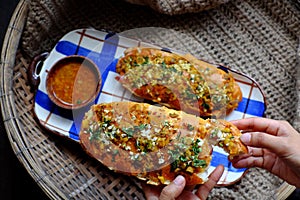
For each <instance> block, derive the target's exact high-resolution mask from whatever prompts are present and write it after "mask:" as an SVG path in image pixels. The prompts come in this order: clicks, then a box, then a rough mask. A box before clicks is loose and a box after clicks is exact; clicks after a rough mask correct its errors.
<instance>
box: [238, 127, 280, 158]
mask: <svg viewBox="0 0 300 200" xmlns="http://www.w3.org/2000/svg"><path fill="white" fill-rule="evenodd" d="M240 139H241V141H242V142H243V143H244V144H245V145H247V146H251V147H259V148H266V149H269V150H270V151H272V152H274V153H276V154H277V153H279V150H280V149H282V148H283V147H281V146H283V142H282V141H280V140H282V138H279V137H278V136H274V135H269V134H267V133H262V132H249V133H244V134H243V135H241V137H240Z"/></svg>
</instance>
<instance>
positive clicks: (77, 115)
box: [34, 29, 266, 185]
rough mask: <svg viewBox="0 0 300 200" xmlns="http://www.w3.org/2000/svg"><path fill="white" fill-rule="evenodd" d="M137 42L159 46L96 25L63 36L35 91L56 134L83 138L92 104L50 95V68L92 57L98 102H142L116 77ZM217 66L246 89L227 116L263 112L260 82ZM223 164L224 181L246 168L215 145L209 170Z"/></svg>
mask: <svg viewBox="0 0 300 200" xmlns="http://www.w3.org/2000/svg"><path fill="white" fill-rule="evenodd" d="M134 46H143V47H155V46H153V45H151V44H149V43H144V42H142V41H137V40H134V39H130V38H125V37H122V36H119V35H118V34H114V33H108V32H104V31H98V30H94V29H78V30H74V31H72V32H70V33H68V34H66V35H65V36H64V37H63V38H61V39H60V40H59V42H58V43H57V44H56V46H55V47H54V49H53V50H52V51H51V52H50V54H49V56H48V57H47V59H46V60H45V61H44V64H43V67H42V69H41V71H40V79H41V82H40V85H39V87H38V90H37V92H36V95H35V104H34V112H35V115H36V116H37V118H38V120H39V122H40V124H41V125H42V126H44V127H45V128H47V129H48V130H50V131H52V132H54V133H56V134H59V135H61V136H65V137H67V138H70V139H72V140H74V141H77V142H78V141H79V131H80V126H81V120H82V119H83V116H84V113H85V112H86V111H87V110H88V109H89V107H86V108H82V109H80V110H76V111H70V110H65V109H62V108H60V107H58V106H56V105H55V104H54V103H53V102H52V101H51V100H50V99H49V97H48V95H47V91H46V76H47V71H49V69H50V68H51V67H52V65H53V64H54V63H55V62H57V61H58V60H59V59H61V58H63V57H65V56H69V55H82V56H85V57H88V58H90V59H91V60H93V61H94V62H95V63H96V64H97V65H98V67H99V70H100V72H101V76H102V86H101V90H100V93H99V95H98V96H97V98H96V100H95V103H103V102H113V101H135V102H142V101H143V99H141V98H138V97H135V96H133V95H132V94H131V93H130V92H128V91H127V90H126V89H125V88H124V87H123V86H122V85H121V84H120V83H119V82H118V81H117V80H116V79H115V77H116V76H118V74H117V73H116V72H115V70H116V63H117V61H118V58H119V57H121V56H123V52H124V51H125V49H127V48H128V47H134ZM156 48H157V47H156ZM217 67H220V68H222V69H224V70H226V71H228V72H229V73H232V74H233V76H234V78H235V80H236V81H237V83H238V84H239V86H240V87H241V90H242V93H243V99H242V101H241V102H240V103H239V106H238V107H237V108H236V109H235V110H234V111H233V112H232V113H230V115H228V116H227V117H226V120H233V119H242V118H246V117H254V116H258V117H261V116H263V115H264V111H265V109H266V106H265V100H264V95H263V93H262V91H261V89H260V88H259V86H258V85H257V84H256V82H255V81H254V80H252V79H251V78H249V77H247V76H245V75H243V74H240V73H237V72H234V71H232V70H229V69H227V68H224V67H223V66H217ZM219 164H223V165H224V166H225V168H226V170H225V173H224V174H223V177H222V178H221V180H220V181H219V184H220V185H228V184H231V183H233V182H236V181H237V180H238V179H239V178H241V177H242V175H243V174H244V172H245V170H246V169H235V168H234V167H232V165H231V163H230V162H229V161H228V159H227V153H225V152H224V151H223V150H222V149H221V148H219V147H214V151H213V159H212V162H211V166H210V167H209V170H208V174H210V172H211V171H213V169H214V168H215V167H216V166H217V165H219Z"/></svg>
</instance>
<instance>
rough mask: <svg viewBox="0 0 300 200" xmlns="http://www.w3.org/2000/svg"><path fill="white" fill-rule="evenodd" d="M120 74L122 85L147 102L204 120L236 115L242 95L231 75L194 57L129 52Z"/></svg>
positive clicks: (151, 51)
mask: <svg viewBox="0 0 300 200" xmlns="http://www.w3.org/2000/svg"><path fill="white" fill-rule="evenodd" d="M124 54H125V55H124V57H122V58H120V59H119V61H118V63H117V66H116V71H117V72H118V73H119V74H120V75H121V76H120V77H119V78H118V80H119V82H120V83H121V84H122V85H123V86H124V87H125V88H127V89H128V90H129V91H131V92H132V93H133V94H135V95H137V96H139V97H142V98H144V99H148V100H152V101H154V102H157V103H160V104H162V105H165V106H167V107H169V108H174V109H177V110H183V111H185V112H188V113H191V114H195V115H198V116H202V117H211V116H216V117H218V118H219V117H221V116H224V115H226V114H228V113H230V112H232V111H233V110H234V109H235V108H236V107H237V106H238V103H239V102H240V101H241V100H242V92H241V89H240V87H239V86H238V84H237V83H236V82H235V80H234V78H233V77H232V75H231V74H230V73H226V72H224V71H223V70H220V69H218V68H216V67H215V66H213V65H211V64H209V63H207V62H204V61H201V60H199V59H197V58H195V57H193V56H192V55H190V54H187V55H183V56H181V55H177V54H175V53H169V52H165V51H161V50H158V49H154V48H142V47H135V48H129V49H127V50H126V51H125V53H124Z"/></svg>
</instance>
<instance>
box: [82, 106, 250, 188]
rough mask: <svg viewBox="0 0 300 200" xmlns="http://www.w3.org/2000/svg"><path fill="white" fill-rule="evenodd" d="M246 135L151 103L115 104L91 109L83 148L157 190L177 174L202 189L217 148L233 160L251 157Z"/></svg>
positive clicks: (223, 124) (84, 126)
mask: <svg viewBox="0 0 300 200" xmlns="http://www.w3.org/2000/svg"><path fill="white" fill-rule="evenodd" d="M240 135H241V133H240V132H239V130H238V129H237V128H236V127H234V126H233V125H232V124H231V123H229V122H226V121H224V120H210V119H207V120H204V119H202V118H199V117H196V116H194V115H191V114H186V113H184V112H182V111H177V110H173V109H168V108H166V107H157V106H153V105H150V104H146V103H135V102H113V103H104V104H98V105H94V106H92V107H91V110H89V111H88V112H87V113H86V114H85V117H84V119H83V121H82V127H81V132H80V143H81V145H82V147H83V148H84V149H85V150H86V152H87V153H88V154H89V155H91V156H92V157H94V158H96V159H97V160H99V161H100V162H101V163H103V164H104V165H105V166H107V167H108V168H109V169H111V170H114V171H117V172H120V173H124V174H127V175H131V176H136V177H137V178H139V179H142V180H146V181H147V183H149V184H153V185H160V184H168V183H170V182H171V181H172V180H173V179H174V178H175V177H176V176H177V175H179V174H181V175H183V176H185V178H186V180H187V184H188V185H195V184H202V183H204V182H205V181H206V180H205V178H203V173H205V172H206V169H207V168H208V166H209V163H210V161H211V154H212V146H211V145H218V146H220V147H222V148H224V150H225V151H226V152H228V153H229V155H230V156H236V155H240V154H243V153H247V148H246V147H245V145H243V144H242V143H241V141H240V140H239V137H240Z"/></svg>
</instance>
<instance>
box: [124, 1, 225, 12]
mask: <svg viewBox="0 0 300 200" xmlns="http://www.w3.org/2000/svg"><path fill="white" fill-rule="evenodd" d="M126 1H127V2H130V3H134V4H139V5H147V6H150V7H151V8H153V9H154V10H156V11H158V12H161V13H164V14H168V15H176V14H183V13H194V12H199V11H203V10H209V9H211V8H214V7H217V6H218V5H220V4H223V3H226V2H228V0H167V1H166V0H126Z"/></svg>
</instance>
